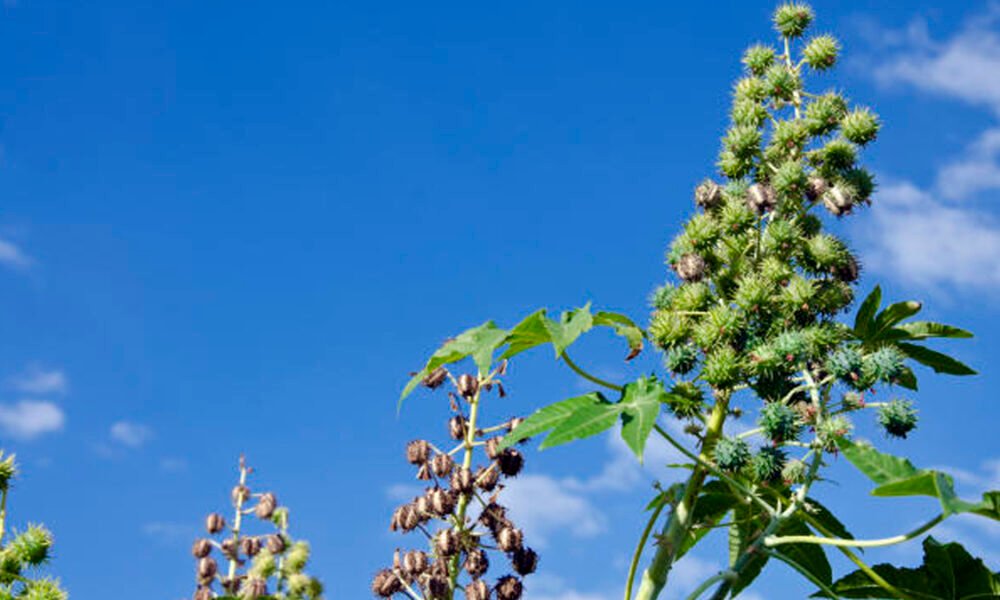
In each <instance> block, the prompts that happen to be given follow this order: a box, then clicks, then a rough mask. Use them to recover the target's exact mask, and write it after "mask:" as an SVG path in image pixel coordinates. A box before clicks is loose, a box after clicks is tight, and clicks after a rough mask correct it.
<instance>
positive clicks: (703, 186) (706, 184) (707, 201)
mask: <svg viewBox="0 0 1000 600" xmlns="http://www.w3.org/2000/svg"><path fill="white" fill-rule="evenodd" d="M694 203H695V204H696V205H697V206H699V207H701V208H703V209H705V210H712V209H713V208H716V207H717V206H719V205H720V204H722V187H720V186H719V184H717V183H715V182H714V181H712V180H711V179H706V180H704V181H702V182H701V183H699V184H698V187H696V188H694Z"/></svg>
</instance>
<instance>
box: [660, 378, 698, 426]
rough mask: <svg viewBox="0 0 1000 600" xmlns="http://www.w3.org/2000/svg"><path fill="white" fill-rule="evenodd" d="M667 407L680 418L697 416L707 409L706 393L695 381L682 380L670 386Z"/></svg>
mask: <svg viewBox="0 0 1000 600" xmlns="http://www.w3.org/2000/svg"><path fill="white" fill-rule="evenodd" d="M667 407H668V408H669V409H670V412H672V413H674V415H675V416H676V417H678V418H680V419H689V418H691V417H696V416H698V415H700V414H701V413H702V412H704V410H705V393H704V392H703V391H702V390H701V388H700V387H698V386H697V385H696V384H695V383H693V382H690V381H680V382H678V383H676V384H674V386H673V387H671V388H670V396H669V398H668V399H667Z"/></svg>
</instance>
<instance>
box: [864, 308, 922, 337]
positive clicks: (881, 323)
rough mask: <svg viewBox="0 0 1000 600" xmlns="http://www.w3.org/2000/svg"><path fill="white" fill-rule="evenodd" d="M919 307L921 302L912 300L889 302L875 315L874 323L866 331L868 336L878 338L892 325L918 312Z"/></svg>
mask: <svg viewBox="0 0 1000 600" xmlns="http://www.w3.org/2000/svg"><path fill="white" fill-rule="evenodd" d="M920 308H921V304H920V303H919V302H916V301H914V300H907V301H905V302H896V303H895V304H890V305H889V306H887V307H886V308H885V310H883V311H882V312H880V313H879V314H878V315H876V317H875V323H874V324H873V326H872V329H871V330H869V332H868V334H869V338H870V339H880V338H881V336H882V335H883V334H884V333H885V332H886V331H888V330H890V329H891V328H892V326H893V325H895V324H896V323H899V322H900V321H902V320H903V319H907V318H909V317H912V316H913V315H915V314H917V313H918V312H920Z"/></svg>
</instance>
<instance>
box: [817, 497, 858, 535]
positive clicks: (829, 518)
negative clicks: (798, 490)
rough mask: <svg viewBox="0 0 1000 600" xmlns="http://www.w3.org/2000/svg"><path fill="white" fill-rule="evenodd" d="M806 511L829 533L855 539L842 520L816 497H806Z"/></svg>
mask: <svg viewBox="0 0 1000 600" xmlns="http://www.w3.org/2000/svg"><path fill="white" fill-rule="evenodd" d="M805 511H806V513H807V514H808V515H809V518H810V519H811V520H812V521H815V522H816V523H818V524H819V525H820V526H822V527H823V529H825V530H826V533H827V534H828V535H832V536H834V537H838V538H841V539H847V540H853V539H854V536H853V535H851V532H850V531H848V530H847V527H845V526H844V524H843V523H841V522H840V519H838V518H837V517H836V516H834V514H833V513H832V512H830V510H829V509H828V508H827V507H825V506H823V505H822V504H820V503H819V501H818V500H816V499H815V498H806V505H805Z"/></svg>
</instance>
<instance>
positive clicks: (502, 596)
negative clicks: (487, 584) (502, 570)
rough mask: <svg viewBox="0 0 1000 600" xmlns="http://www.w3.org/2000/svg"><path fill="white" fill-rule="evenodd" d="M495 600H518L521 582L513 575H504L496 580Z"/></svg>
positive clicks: (521, 589)
mask: <svg viewBox="0 0 1000 600" xmlns="http://www.w3.org/2000/svg"><path fill="white" fill-rule="evenodd" d="M495 589H496V593H497V600H520V598H521V592H522V591H523V588H522V586H521V580H520V579H518V578H517V577H514V576H513V575H504V576H503V577H501V578H500V579H498V580H497V585H496V588H495Z"/></svg>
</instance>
